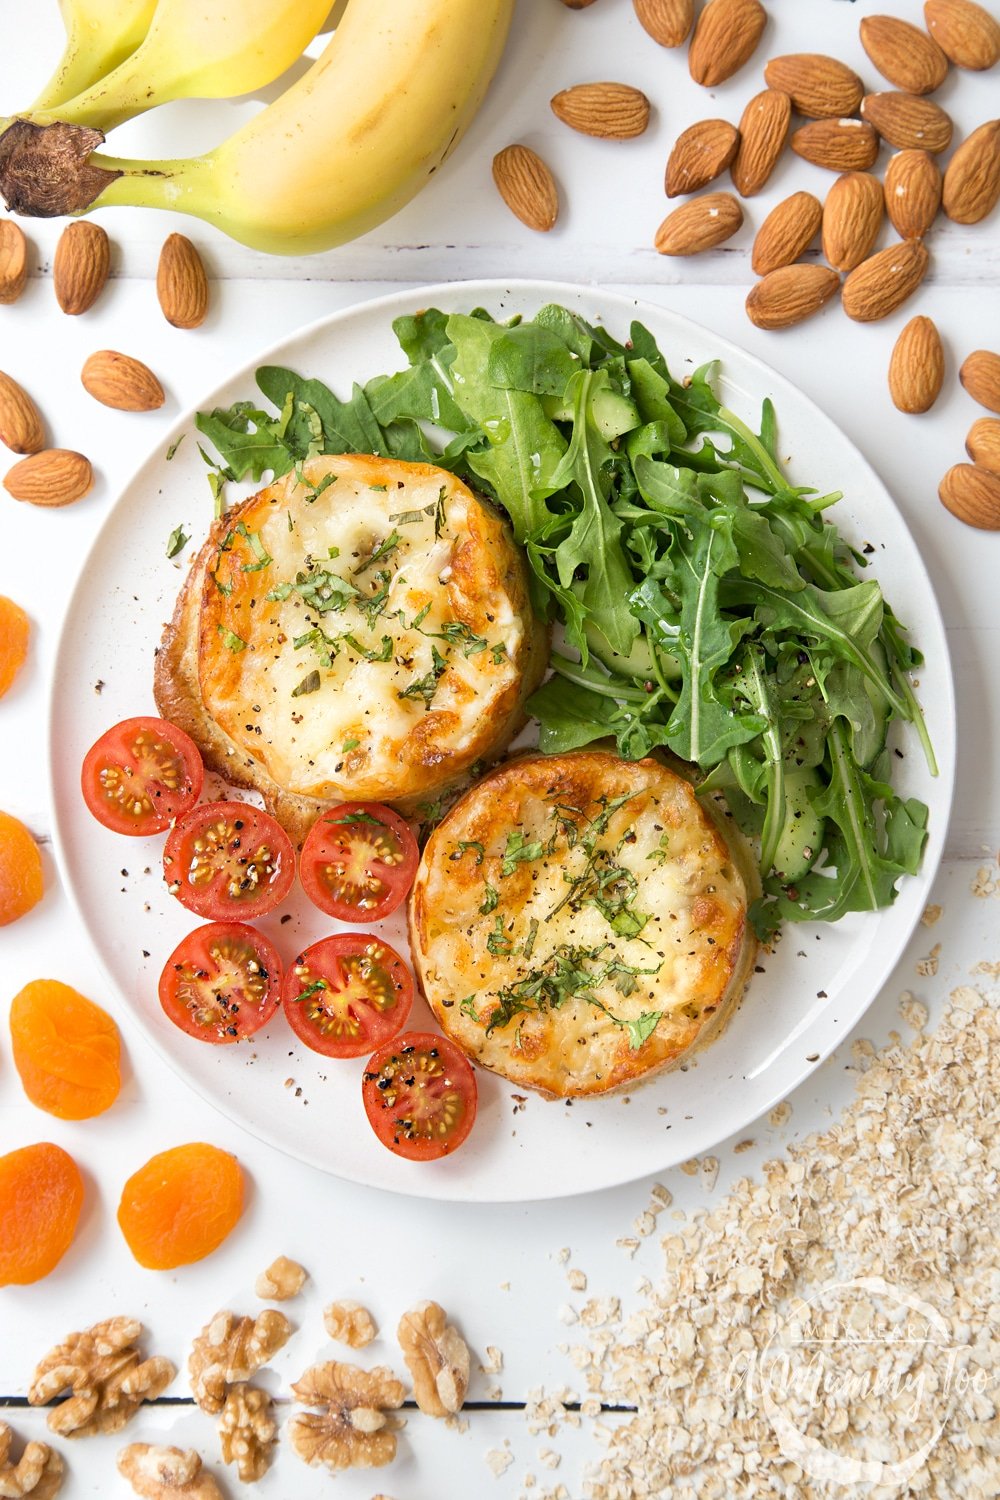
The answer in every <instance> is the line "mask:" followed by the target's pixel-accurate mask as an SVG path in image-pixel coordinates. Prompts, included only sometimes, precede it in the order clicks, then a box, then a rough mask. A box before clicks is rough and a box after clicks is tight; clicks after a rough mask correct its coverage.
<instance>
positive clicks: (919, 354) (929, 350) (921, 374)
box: [889, 318, 944, 414]
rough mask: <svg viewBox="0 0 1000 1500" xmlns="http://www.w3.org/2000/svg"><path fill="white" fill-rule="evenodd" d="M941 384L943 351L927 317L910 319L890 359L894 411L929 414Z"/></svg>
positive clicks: (937, 335) (937, 334)
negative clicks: (925, 412)
mask: <svg viewBox="0 0 1000 1500" xmlns="http://www.w3.org/2000/svg"><path fill="white" fill-rule="evenodd" d="M943 384H944V350H943V348H942V347H941V336H940V334H939V333H938V331H937V329H936V328H935V326H934V324H933V323H932V322H931V320H930V318H911V319H910V321H909V322H908V323H907V325H906V327H905V328H904V329H903V331H902V333H901V334H900V335H899V338H898V339H897V340H896V343H895V347H894V348H893V351H892V356H891V358H890V360H889V395H890V396H891V397H892V404H893V406H895V407H896V409H897V411H905V412H910V413H913V414H916V413H918V412H924V411H930V409H931V407H932V406H933V405H934V403H935V401H936V400H937V398H938V396H939V395H940V394H941V386H942V385H943Z"/></svg>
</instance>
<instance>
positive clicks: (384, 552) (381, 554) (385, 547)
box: [351, 531, 403, 578]
mask: <svg viewBox="0 0 1000 1500" xmlns="http://www.w3.org/2000/svg"><path fill="white" fill-rule="evenodd" d="M402 540H403V538H402V537H401V536H400V534H399V532H398V531H390V533H389V535H388V536H387V537H386V538H385V539H384V541H381V542H379V544H378V546H377V547H376V548H375V551H374V552H373V553H372V555H371V557H369V558H366V560H365V561H364V562H363V563H361V565H360V566H359V567H357V568H355V569H354V572H353V574H352V575H351V576H352V577H354V578H360V577H361V575H362V573H367V571H368V569H369V568H370V567H372V566H373V565H374V564H375V563H377V562H384V561H385V559H386V558H387V557H388V556H389V554H390V553H391V552H395V550H396V548H397V547H398V546H399V544H400V542H401V541H402Z"/></svg>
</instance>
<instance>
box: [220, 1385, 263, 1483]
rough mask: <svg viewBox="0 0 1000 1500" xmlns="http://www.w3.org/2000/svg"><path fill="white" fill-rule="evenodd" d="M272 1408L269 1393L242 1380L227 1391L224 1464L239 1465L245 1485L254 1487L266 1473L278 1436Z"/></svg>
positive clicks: (222, 1427)
mask: <svg viewBox="0 0 1000 1500" xmlns="http://www.w3.org/2000/svg"><path fill="white" fill-rule="evenodd" d="M272 1408H273V1403H272V1401H271V1397H270V1396H269V1395H268V1393H267V1391H262V1390H259V1389H258V1388H257V1386H255V1385H246V1384H245V1383H244V1382H242V1381H241V1382H240V1383H239V1384H237V1385H233V1386H230V1388H229V1390H228V1391H227V1392H226V1404H225V1406H224V1407H223V1408H222V1416H221V1417H220V1418H219V1440H220V1442H221V1444H222V1461H223V1463H227V1464H235V1465H236V1468H237V1472H238V1473H239V1476H240V1479H241V1480H242V1481H243V1483H244V1484H255V1483H256V1481H257V1480H258V1479H263V1477H264V1475H265V1474H266V1473H267V1468H268V1465H269V1463H270V1462H271V1450H272V1449H273V1447H274V1443H275V1439H276V1437H277V1435H278V1424H277V1423H276V1422H275V1420H274V1417H273V1415H272Z"/></svg>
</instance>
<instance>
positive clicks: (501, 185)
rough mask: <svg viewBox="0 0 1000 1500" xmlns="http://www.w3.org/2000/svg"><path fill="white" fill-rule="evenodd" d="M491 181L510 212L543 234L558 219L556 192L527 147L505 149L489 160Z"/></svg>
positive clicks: (546, 171) (539, 160)
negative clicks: (491, 170) (491, 172)
mask: <svg viewBox="0 0 1000 1500" xmlns="http://www.w3.org/2000/svg"><path fill="white" fill-rule="evenodd" d="M493 181H494V182H495V183H496V186H497V192H498V193H499V194H500V196H501V198H502V199H503V201H504V202H505V203H506V205H507V207H508V208H509V209H510V211H511V213H513V214H515V215H516V216H517V218H519V219H520V221H521V223H522V224H526V225H527V226H528V228H529V229H537V230H538V231H539V232H540V233H542V234H544V233H545V232H546V231H547V230H549V229H551V228H552V226H553V224H554V223H555V222H556V219H557V218H558V217H559V190H558V189H557V187H556V180H555V178H554V177H553V175H552V173H551V172H550V171H549V169H548V167H547V166H546V165H545V163H544V162H543V161H542V158H541V157H540V156H538V155H537V154H536V153H535V152H534V151H532V150H531V148H530V146H505V147H504V149H503V150H502V151H498V152H497V154H496V156H494V158H493Z"/></svg>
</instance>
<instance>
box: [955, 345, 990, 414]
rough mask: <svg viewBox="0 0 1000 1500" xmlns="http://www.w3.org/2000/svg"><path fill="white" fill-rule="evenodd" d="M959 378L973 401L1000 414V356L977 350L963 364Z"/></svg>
mask: <svg viewBox="0 0 1000 1500" xmlns="http://www.w3.org/2000/svg"><path fill="white" fill-rule="evenodd" d="M958 378H959V380H960V381H961V382H962V384H963V385H964V386H965V389H966V390H967V391H968V393H969V395H970V396H971V397H972V399H973V401H978V402H979V404H980V406H985V407H986V409H987V411H997V412H1000V354H993V353H992V352H991V351H990V350H989V349H976V350H975V351H974V352H973V353H972V354H970V355H969V357H968V359H966V360H965V361H964V362H963V364H962V368H961V369H960V370H959V372H958Z"/></svg>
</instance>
